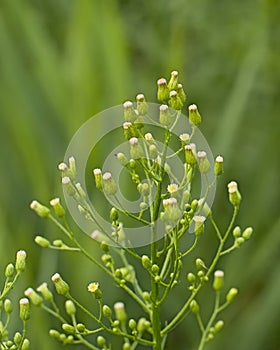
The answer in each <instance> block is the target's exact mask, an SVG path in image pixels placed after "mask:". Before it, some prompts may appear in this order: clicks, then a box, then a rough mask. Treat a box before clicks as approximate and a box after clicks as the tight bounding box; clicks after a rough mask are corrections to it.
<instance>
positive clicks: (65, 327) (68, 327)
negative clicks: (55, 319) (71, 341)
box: [61, 323, 76, 334]
mask: <svg viewBox="0 0 280 350" xmlns="http://www.w3.org/2000/svg"><path fill="white" fill-rule="evenodd" d="M61 328H62V329H63V330H64V332H65V333H67V334H75V333H76V330H75V327H74V326H72V325H71V324H68V323H62V325H61Z"/></svg>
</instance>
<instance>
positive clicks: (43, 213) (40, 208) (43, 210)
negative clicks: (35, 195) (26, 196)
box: [30, 200, 50, 218]
mask: <svg viewBox="0 0 280 350" xmlns="http://www.w3.org/2000/svg"><path fill="white" fill-rule="evenodd" d="M30 208H31V209H32V210H34V211H35V213H36V214H37V215H39V216H40V217H41V218H48V217H49V216H50V209H49V208H48V207H45V206H44V205H42V204H41V203H39V202H37V201H35V200H34V201H32V202H31V204H30Z"/></svg>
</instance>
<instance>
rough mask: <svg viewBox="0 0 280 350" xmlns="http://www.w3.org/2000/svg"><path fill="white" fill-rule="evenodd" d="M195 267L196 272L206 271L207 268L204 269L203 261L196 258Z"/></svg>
mask: <svg viewBox="0 0 280 350" xmlns="http://www.w3.org/2000/svg"><path fill="white" fill-rule="evenodd" d="M195 265H196V268H197V269H198V270H200V269H207V267H206V265H205V263H204V261H203V260H202V259H200V258H197V259H196V260H195Z"/></svg>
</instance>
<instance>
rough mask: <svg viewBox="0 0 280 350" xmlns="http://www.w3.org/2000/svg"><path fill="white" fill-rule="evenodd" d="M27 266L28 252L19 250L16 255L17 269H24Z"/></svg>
mask: <svg viewBox="0 0 280 350" xmlns="http://www.w3.org/2000/svg"><path fill="white" fill-rule="evenodd" d="M25 266H26V252H25V251H24V250H19V251H18V252H17V255H16V265H15V267H16V270H17V271H20V272H22V271H24V270H25Z"/></svg>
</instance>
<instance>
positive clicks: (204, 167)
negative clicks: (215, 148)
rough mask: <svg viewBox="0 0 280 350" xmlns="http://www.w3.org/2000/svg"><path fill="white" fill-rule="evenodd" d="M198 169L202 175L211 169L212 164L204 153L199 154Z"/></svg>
mask: <svg viewBox="0 0 280 350" xmlns="http://www.w3.org/2000/svg"><path fill="white" fill-rule="evenodd" d="M197 159H198V168H199V171H200V172H201V173H202V174H206V173H207V172H208V171H209V169H210V162H209V160H208V158H207V154H206V152H204V151H200V152H197Z"/></svg>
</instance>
